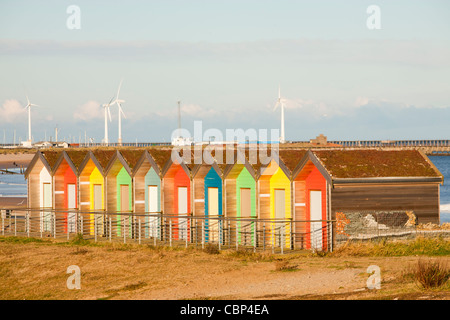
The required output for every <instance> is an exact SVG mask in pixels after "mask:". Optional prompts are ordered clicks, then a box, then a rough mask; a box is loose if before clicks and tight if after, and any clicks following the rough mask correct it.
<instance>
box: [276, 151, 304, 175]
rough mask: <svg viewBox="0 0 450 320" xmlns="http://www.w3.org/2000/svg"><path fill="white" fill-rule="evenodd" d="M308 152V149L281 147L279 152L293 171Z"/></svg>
mask: <svg viewBox="0 0 450 320" xmlns="http://www.w3.org/2000/svg"><path fill="white" fill-rule="evenodd" d="M307 152H308V150H307V149H280V150H279V152H278V153H279V156H280V159H281V161H283V163H284V164H285V165H286V167H287V168H288V169H289V171H291V173H292V172H293V171H294V169H295V168H296V167H297V165H298V164H299V162H300V160H302V159H303V157H304V156H305V154H306V153H307Z"/></svg>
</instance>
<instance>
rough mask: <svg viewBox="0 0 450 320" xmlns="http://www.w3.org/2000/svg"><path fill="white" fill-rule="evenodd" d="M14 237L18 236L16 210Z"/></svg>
mask: <svg viewBox="0 0 450 320" xmlns="http://www.w3.org/2000/svg"><path fill="white" fill-rule="evenodd" d="M14 236H17V212H16V210H14Z"/></svg>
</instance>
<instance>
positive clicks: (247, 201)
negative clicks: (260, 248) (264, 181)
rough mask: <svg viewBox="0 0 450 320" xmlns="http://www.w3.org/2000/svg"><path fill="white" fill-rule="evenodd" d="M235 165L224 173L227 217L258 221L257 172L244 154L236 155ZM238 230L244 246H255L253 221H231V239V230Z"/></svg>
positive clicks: (230, 235) (231, 234) (230, 234)
mask: <svg viewBox="0 0 450 320" xmlns="http://www.w3.org/2000/svg"><path fill="white" fill-rule="evenodd" d="M233 161H234V163H232V164H231V165H229V166H228V167H227V168H226V169H225V172H224V189H225V191H224V193H225V205H224V208H225V215H226V217H230V218H239V219H256V218H257V201H256V193H257V190H256V187H257V185H256V172H255V170H254V168H253V167H252V166H251V165H250V163H249V162H248V160H247V158H246V157H245V155H244V154H243V153H238V152H235V153H234V157H233ZM234 228H237V231H238V235H237V237H238V239H237V241H239V242H240V243H242V244H244V245H247V244H249V245H253V244H254V240H255V239H254V232H253V231H254V225H253V223H252V222H251V221H245V222H243V223H241V222H238V223H234V221H232V220H231V221H230V226H229V228H228V229H229V230H230V233H229V235H228V236H229V238H232V237H233V236H235V235H233V233H231V230H232V229H234Z"/></svg>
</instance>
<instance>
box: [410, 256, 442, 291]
mask: <svg viewBox="0 0 450 320" xmlns="http://www.w3.org/2000/svg"><path fill="white" fill-rule="evenodd" d="M409 275H411V276H412V278H413V279H414V280H415V281H417V282H418V283H419V284H420V285H421V286H422V288H424V289H434V288H440V287H442V286H444V285H445V284H446V283H447V281H448V279H449V278H450V269H448V267H447V264H446V263H445V262H444V261H442V260H423V259H419V260H418V261H417V264H416V265H415V266H414V268H412V270H410V272H409Z"/></svg>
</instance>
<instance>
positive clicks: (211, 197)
mask: <svg viewBox="0 0 450 320" xmlns="http://www.w3.org/2000/svg"><path fill="white" fill-rule="evenodd" d="M206 155H208V153H205V156H206ZM205 160H206V161H205ZM222 187H223V183H222V169H221V168H220V167H219V165H218V164H217V163H216V161H215V160H214V158H212V156H211V154H209V158H208V159H204V161H203V163H202V164H199V165H197V166H195V168H194V169H193V171H192V188H193V195H194V204H193V215H194V216H204V217H205V220H204V225H203V230H204V241H205V242H218V241H221V240H222V239H221V230H222V229H223V227H222V225H221V223H222V222H221V221H220V220H219V219H217V218H220V217H222V214H223V209H222V207H223V206H222V202H223V196H222V194H223V192H222V189H223V188H222ZM210 218H213V219H210ZM196 222H197V226H200V225H201V223H202V221H201V220H198V221H196Z"/></svg>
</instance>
